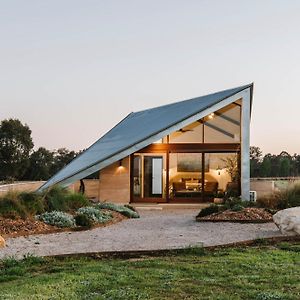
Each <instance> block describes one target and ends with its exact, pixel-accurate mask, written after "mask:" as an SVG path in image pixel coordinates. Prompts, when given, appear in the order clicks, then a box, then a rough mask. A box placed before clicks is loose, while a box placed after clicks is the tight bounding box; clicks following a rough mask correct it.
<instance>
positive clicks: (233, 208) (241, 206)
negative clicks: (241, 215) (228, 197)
mask: <svg viewBox="0 0 300 300" xmlns="http://www.w3.org/2000/svg"><path fill="white" fill-rule="evenodd" d="M243 209H244V206H243V205H241V204H235V205H234V206H233V207H232V208H231V210H232V211H242V210H243Z"/></svg>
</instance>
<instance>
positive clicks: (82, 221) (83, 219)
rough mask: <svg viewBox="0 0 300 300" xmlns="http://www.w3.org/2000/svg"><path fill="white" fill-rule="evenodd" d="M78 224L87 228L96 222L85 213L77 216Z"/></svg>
mask: <svg viewBox="0 0 300 300" xmlns="http://www.w3.org/2000/svg"><path fill="white" fill-rule="evenodd" d="M75 223H76V226H82V227H86V228H91V227H92V226H93V224H94V222H93V221H92V220H91V219H90V218H89V217H88V216H87V215H85V214H78V215H76V216H75Z"/></svg>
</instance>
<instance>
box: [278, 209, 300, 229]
mask: <svg viewBox="0 0 300 300" xmlns="http://www.w3.org/2000/svg"><path fill="white" fill-rule="evenodd" d="M273 221H274V223H275V224H276V225H277V227H278V228H279V229H280V231H281V233H283V234H286V233H293V234H299V235H300V207H292V208H287V209H283V210H280V211H279V212H277V213H276V214H275V215H274V216H273Z"/></svg>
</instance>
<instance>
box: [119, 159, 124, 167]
mask: <svg viewBox="0 0 300 300" xmlns="http://www.w3.org/2000/svg"><path fill="white" fill-rule="evenodd" d="M119 167H123V159H120V160H119Z"/></svg>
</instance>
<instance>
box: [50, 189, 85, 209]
mask: <svg viewBox="0 0 300 300" xmlns="http://www.w3.org/2000/svg"><path fill="white" fill-rule="evenodd" d="M44 198H45V203H46V210H47V211H54V210H57V211H72V210H73V211H75V210H76V209H78V208H80V207H83V206H87V205H89V201H88V199H87V198H86V197H85V196H84V195H82V194H79V193H72V192H70V191H69V190H68V189H66V188H62V187H58V186H56V187H53V188H52V189H50V190H49V191H47V192H46V193H45V195H44Z"/></svg>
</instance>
